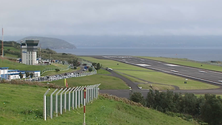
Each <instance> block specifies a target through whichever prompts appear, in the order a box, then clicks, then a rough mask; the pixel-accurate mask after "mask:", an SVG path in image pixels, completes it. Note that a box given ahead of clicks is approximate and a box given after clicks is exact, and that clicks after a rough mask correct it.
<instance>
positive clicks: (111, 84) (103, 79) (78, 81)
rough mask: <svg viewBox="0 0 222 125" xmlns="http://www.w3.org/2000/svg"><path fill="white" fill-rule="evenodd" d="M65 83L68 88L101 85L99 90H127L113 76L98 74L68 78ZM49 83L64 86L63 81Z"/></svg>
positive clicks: (123, 84)
mask: <svg viewBox="0 0 222 125" xmlns="http://www.w3.org/2000/svg"><path fill="white" fill-rule="evenodd" d="M67 82H68V85H69V87H73V86H85V85H94V84H101V85H100V89H129V87H128V86H127V85H126V84H125V82H123V81H122V80H121V79H119V78H116V77H113V76H107V75H100V74H97V75H91V76H85V77H74V78H69V79H67ZM51 83H54V84H56V85H59V86H64V80H63V79H61V80H57V81H53V82H51Z"/></svg>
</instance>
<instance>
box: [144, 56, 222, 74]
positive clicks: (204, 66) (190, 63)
mask: <svg viewBox="0 0 222 125" xmlns="http://www.w3.org/2000/svg"><path fill="white" fill-rule="evenodd" d="M140 58H146V59H152V60H157V61H163V62H167V63H173V64H178V65H184V66H190V67H196V68H202V69H208V70H214V71H220V72H222V67H221V66H215V65H210V64H206V63H200V62H195V61H190V60H187V59H176V58H164V57H140ZM201 65H202V66H201Z"/></svg>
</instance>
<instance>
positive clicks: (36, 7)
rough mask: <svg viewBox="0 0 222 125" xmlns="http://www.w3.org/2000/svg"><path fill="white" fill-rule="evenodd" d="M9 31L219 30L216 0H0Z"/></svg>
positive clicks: (215, 32)
mask: <svg viewBox="0 0 222 125" xmlns="http://www.w3.org/2000/svg"><path fill="white" fill-rule="evenodd" d="M0 3H1V5H4V6H3V7H2V8H0V25H1V26H3V27H4V30H5V33H7V35H11V36H13V35H27V36H28V35H222V26H221V21H222V15H221V14H220V12H221V11H222V8H221V7H220V5H221V4H222V1H220V0H155V1H154V0H38V1H28V0H20V1H17V0H7V1H6V0H0Z"/></svg>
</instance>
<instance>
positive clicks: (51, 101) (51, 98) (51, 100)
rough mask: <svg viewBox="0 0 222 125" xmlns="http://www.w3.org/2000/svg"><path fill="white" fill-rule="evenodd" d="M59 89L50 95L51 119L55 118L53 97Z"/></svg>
mask: <svg viewBox="0 0 222 125" xmlns="http://www.w3.org/2000/svg"><path fill="white" fill-rule="evenodd" d="M57 90H58V89H56V90H55V91H54V92H53V93H52V94H51V95H50V117H51V119H52V117H53V104H52V103H53V97H52V95H53V94H54V93H55V92H56V91H57Z"/></svg>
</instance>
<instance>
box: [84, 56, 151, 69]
mask: <svg viewBox="0 0 222 125" xmlns="http://www.w3.org/2000/svg"><path fill="white" fill-rule="evenodd" d="M80 58H82V59H85V60H88V61H91V62H96V63H100V64H102V66H103V67H104V68H105V67H109V68H112V69H115V70H117V69H121V70H128V69H131V70H142V71H150V70H148V69H144V68H140V67H137V66H132V65H128V64H125V63H120V62H117V61H113V60H106V59H95V58H92V57H80ZM117 64H118V65H117Z"/></svg>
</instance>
